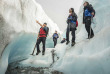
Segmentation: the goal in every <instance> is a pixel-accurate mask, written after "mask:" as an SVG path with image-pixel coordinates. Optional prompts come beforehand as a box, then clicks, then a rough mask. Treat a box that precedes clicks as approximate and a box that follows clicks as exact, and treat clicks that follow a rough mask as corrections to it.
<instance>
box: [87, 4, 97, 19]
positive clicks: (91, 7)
mask: <svg viewBox="0 0 110 74" xmlns="http://www.w3.org/2000/svg"><path fill="white" fill-rule="evenodd" d="M89 7H90V9H92V11H93V12H94V15H93V17H95V13H96V12H95V10H94V8H93V6H92V5H91V4H90V5H89Z"/></svg>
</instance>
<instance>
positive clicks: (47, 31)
mask: <svg viewBox="0 0 110 74" xmlns="http://www.w3.org/2000/svg"><path fill="white" fill-rule="evenodd" d="M45 32H46V36H47V35H48V33H49V28H48V27H47V30H45Z"/></svg>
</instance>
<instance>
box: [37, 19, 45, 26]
mask: <svg viewBox="0 0 110 74" xmlns="http://www.w3.org/2000/svg"><path fill="white" fill-rule="evenodd" d="M36 23H38V24H39V25H40V26H41V27H44V26H43V25H42V24H41V23H39V21H37V20H36Z"/></svg>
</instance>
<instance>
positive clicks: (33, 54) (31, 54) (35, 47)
mask: <svg viewBox="0 0 110 74" xmlns="http://www.w3.org/2000/svg"><path fill="white" fill-rule="evenodd" d="M36 43H37V41H36ZM35 49H36V44H35V46H34V50H33V52H32V54H30V55H34V51H35Z"/></svg>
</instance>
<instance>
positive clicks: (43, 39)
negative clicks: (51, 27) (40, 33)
mask: <svg viewBox="0 0 110 74" xmlns="http://www.w3.org/2000/svg"><path fill="white" fill-rule="evenodd" d="M45 41H46V37H43V38H42V43H43V51H42V52H44V53H45Z"/></svg>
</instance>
